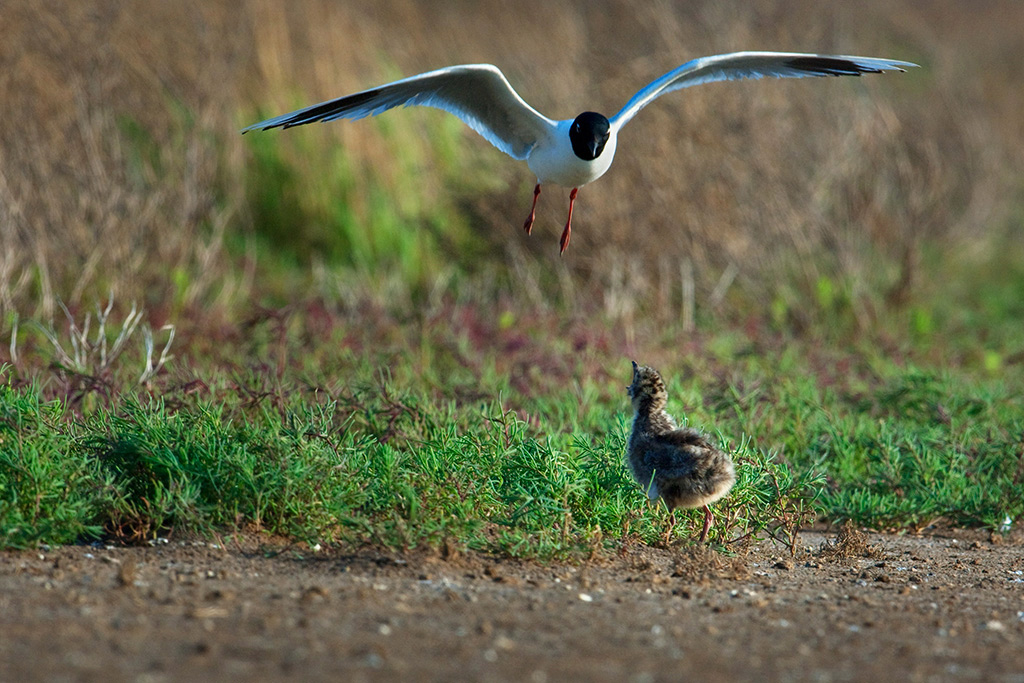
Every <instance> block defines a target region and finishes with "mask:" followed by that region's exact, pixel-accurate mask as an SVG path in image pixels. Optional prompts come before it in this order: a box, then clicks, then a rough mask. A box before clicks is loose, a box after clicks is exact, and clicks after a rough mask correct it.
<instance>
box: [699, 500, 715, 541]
mask: <svg viewBox="0 0 1024 683" xmlns="http://www.w3.org/2000/svg"><path fill="white" fill-rule="evenodd" d="M712 519H714V517H713V516H712V514H711V508H710V507H708V506H707V505H705V506H704V529H703V530H702V531H701V532H700V542H701V543H703V542H704V541H706V540H707V538H708V529H710V528H711V520H712Z"/></svg>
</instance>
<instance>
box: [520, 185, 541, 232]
mask: <svg viewBox="0 0 1024 683" xmlns="http://www.w3.org/2000/svg"><path fill="white" fill-rule="evenodd" d="M539 196H540V183H537V187H535V188H533V206H531V207H530V215H529V216H527V218H526V222H525V223H523V230H525V231H526V234H527V235H529V234H530V231H531V230H533V221H534V220H535V219H536V218H537V197H539Z"/></svg>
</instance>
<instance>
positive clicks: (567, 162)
mask: <svg viewBox="0 0 1024 683" xmlns="http://www.w3.org/2000/svg"><path fill="white" fill-rule="evenodd" d="M572 123H573V122H572V121H570V120H568V119H567V120H565V121H559V122H558V123H557V124H555V129H554V134H553V135H552V136H550V137H548V138H546V139H543V140H538V141H537V144H536V146H534V147H533V149H531V150H530V155H529V156H528V157H526V165H527V166H529V167H530V170H531V171H533V174H534V175H535V176H537V182H538V183H554V184H555V185H561V186H562V187H583V186H584V185H586V184H587V183H592V182H594V181H595V180H597V179H598V178H600V177H601V176H603V175H604V174H605V172H606V171H607V170H608V169H609V168H611V165H612V159H613V158H614V157H615V145H616V143H617V137H618V136H617V133H618V131H617V130H616V129H615V127H614V126H613V127H612V129H611V134H610V135H609V137H608V142H607V143H605V146H604V151H602V152H601V155H600V156H599V157H597V158H596V159H594V160H593V161H585V160H583V159H580V158H579V157H578V156H576V154H574V153H573V151H572V145H571V144H570V142H569V127H570V126H571V125H572Z"/></svg>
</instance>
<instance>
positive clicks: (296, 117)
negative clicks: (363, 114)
mask: <svg viewBox="0 0 1024 683" xmlns="http://www.w3.org/2000/svg"><path fill="white" fill-rule="evenodd" d="M378 94H380V89H379V88H377V89H374V90H366V91H363V92H360V93H356V94H355V95H347V96H345V97H339V98H338V99H334V100H329V101H327V102H322V103H321V104H314V105H313V106H312V107H307V108H306V109H302V110H300V111H297V112H295V113H293V114H292V115H291V116H288V115H287V114H285V116H288V118H286V119H284V120H280V121H278V122H277V123H272V124H270V125H269V126H264V125H262V124H259V123H256V124H253V125H251V126H249V127H248V128H245V129H243V130H242V135H245V134H246V133H248V132H249V131H251V130H270V129H272V128H280V129H282V130H284V129H285V128H294V127H295V126H301V125H304V124H307V123H316V122H317V121H323V120H324V119H325V118H327V117H328V116H332V115H336V114H342V113H344V112H346V111H348V110H350V109H354V108H356V107H358V106H360V105H362V104H365V103H366V102H367V101H369V100H371V99H373V98H374V97H376V96H377V95H378Z"/></svg>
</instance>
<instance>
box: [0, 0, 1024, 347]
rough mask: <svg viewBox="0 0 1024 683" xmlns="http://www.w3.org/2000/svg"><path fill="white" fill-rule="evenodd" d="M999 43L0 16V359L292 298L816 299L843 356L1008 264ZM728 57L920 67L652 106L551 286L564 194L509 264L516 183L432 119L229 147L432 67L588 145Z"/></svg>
mask: <svg viewBox="0 0 1024 683" xmlns="http://www.w3.org/2000/svg"><path fill="white" fill-rule="evenodd" d="M1022 25H1024V4H1021V3H1019V2H1012V1H1004V2H995V1H992V2H989V1H984V0H983V1H979V2H973V3H970V4H969V5H968V4H965V3H962V2H961V3H958V2H949V1H936V2H917V1H913V0H897V1H891V0H884V1H883V0H867V1H866V2H861V3H856V4H852V3H838V2H835V3H833V2H828V3H822V2H812V1H810V0H801V1H796V2H786V3H777V2H768V1H754V2H725V3H723V2H716V1H712V0H700V1H695V2H685V3H684V2H675V3H673V2H643V3H636V2H626V1H624V0H601V1H597V2H595V1H588V2H557V3H552V2H546V3H545V2H521V3H500V2H468V1H456V2H445V3H442V2H413V1H411V0H395V1H393V2H390V1H389V2H381V1H368V2H340V1H336V0H301V1H298V2H287V3H286V2H276V1H270V0H262V1H257V0H252V1H248V2H225V1H221V0H204V1H203V2H197V1H191V0H181V1H179V2H173V3H165V2H153V1H149V2H146V1H141V0H139V1H120V0H109V1H103V0H87V1H79V2H70V1H68V2H59V1H55V2H43V3H40V2H35V1H33V0H5V1H4V2H3V3H2V4H0V32H2V36H3V40H2V41H0V110H2V113H3V121H4V125H3V126H2V127H0V311H2V313H3V316H4V317H3V325H4V329H3V330H0V333H2V334H3V335H4V336H6V335H7V334H9V331H10V326H11V324H12V320H13V318H12V316H13V315H14V314H15V313H17V314H19V315H20V316H21V317H22V318H23V319H24V318H35V319H40V320H54V319H55V318H56V319H59V318H60V316H61V313H60V310H59V307H58V303H57V302H58V301H60V302H64V303H65V304H66V305H67V306H68V307H69V309H70V310H71V311H72V312H74V311H81V310H84V309H86V308H89V307H91V306H93V305H94V302H95V301H98V300H103V301H105V300H106V298H107V294H108V292H113V295H114V298H115V301H117V302H118V305H119V306H122V307H124V308H125V309H127V307H128V306H129V304H130V303H131V302H135V301H137V302H138V303H139V304H140V305H141V306H143V307H145V309H146V310H147V312H148V313H147V315H148V316H149V317H151V318H152V319H153V323H154V325H160V324H163V323H165V322H168V321H170V322H174V323H177V324H179V325H180V324H182V323H183V322H185V321H187V320H197V319H210V318H211V317H212V318H213V319H217V320H226V321H228V322H229V323H230V322H232V321H237V320H238V319H239V318H240V316H241V315H242V314H241V313H240V312H239V311H244V310H248V309H250V308H251V307H252V306H254V305H256V304H257V303H265V304H266V305H280V304H281V303H283V302H285V301H287V300H288V298H289V297H294V296H296V295H295V292H302V294H301V295H300V296H304V297H313V298H316V297H320V298H323V299H324V300H325V301H327V302H328V304H329V305H338V306H354V307H358V306H359V305H361V301H362V300H363V299H369V300H374V299H376V300H377V304H379V305H382V306H406V307H410V308H412V307H419V306H425V305H432V303H431V302H434V303H436V302H437V301H438V300H442V299H444V298H445V297H448V298H452V299H458V300H472V301H478V302H480V303H483V304H485V305H488V306H493V305H494V303H495V301H500V302H501V305H502V306H506V307H507V306H512V307H519V308H525V309H529V308H530V307H540V308H543V307H546V306H553V305H557V304H558V303H561V304H565V308H566V309H569V308H572V309H575V310H577V311H578V312H581V313H582V314H583V315H584V316H586V315H594V314H599V315H605V316H607V317H608V318H609V319H611V320H612V321H616V320H620V319H621V320H626V321H627V322H629V321H630V320H632V319H633V318H634V317H636V316H639V315H641V314H643V315H645V316H647V317H648V318H650V319H655V320H656V319H669V320H677V319H679V318H680V317H681V316H682V317H686V318H689V319H692V316H693V313H694V308H696V309H697V313H698V315H700V316H704V317H703V318H702V319H709V318H715V317H716V316H722V317H726V318H728V317H736V318H738V319H743V318H744V317H745V316H749V315H764V316H768V315H769V314H771V315H773V316H774V317H775V319H776V322H778V321H783V322H785V321H788V322H791V323H794V324H795V325H796V327H797V328H799V326H800V324H801V317H802V313H801V311H802V310H803V309H804V308H805V306H806V302H807V301H808V300H813V301H817V303H818V304H822V305H825V304H828V303H829V302H831V301H832V300H833V299H835V298H836V297H837V296H840V294H837V292H838V293H841V296H842V297H844V298H845V300H846V301H847V303H848V307H849V309H850V311H851V313H850V315H851V316H853V318H854V319H855V320H856V321H857V322H856V324H857V325H858V326H864V327H870V326H871V325H872V324H874V321H875V320H876V318H877V316H878V315H879V310H882V309H886V308H899V307H901V306H906V305H908V302H912V301H913V300H914V298H915V297H916V296H917V295H918V294H919V292H921V291H928V290H929V288H934V287H935V286H936V284H937V283H938V284H946V283H947V282H946V279H947V278H948V277H949V271H948V270H947V269H946V267H947V265H948V264H949V263H951V262H956V261H962V262H963V263H975V262H976V263H986V262H988V261H987V259H988V260H991V259H993V258H1007V256H1006V255H1005V254H1003V255H1002V256H998V254H999V253H1000V252H1001V251H1002V250H1004V248H1005V247H1006V245H1013V244H1016V245H1017V248H1018V249H1019V245H1020V243H1021V240H1020V231H1021V221H1022V215H1024V213H1022V211H1021V202H1022V193H1021V189H1022V188H1021V178H1022V177H1024V174H1022V170H1024V154H1022V150H1024V117H1022V116H1021V115H1020V112H1021V110H1022V109H1024V106H1022V105H1024V101H1022V100H1024V89H1022V88H1020V87H1019V83H1018V81H1019V78H1018V75H1019V74H1020V73H1021V72H1024V49H1021V48H1022V39H1021V35H1020V26H1022ZM740 49H777V50H796V51H815V52H834V53H846V54H860V55H869V56H880V57H890V58H895V59H906V60H910V61H915V62H918V63H920V64H921V65H922V67H923V68H922V69H920V70H915V71H914V72H912V73H907V74H890V75H884V76H881V77H870V78H862V79H828V80H825V79H822V80H816V81H785V82H781V81H764V82H756V83H755V82H743V83H734V84H719V85H710V86H701V87H698V88H693V89H689V90H685V91H681V92H679V93H675V94H673V95H671V96H667V97H665V98H663V99H661V100H659V101H658V102H657V103H656V104H654V105H652V106H650V107H649V108H647V109H646V110H645V111H644V112H643V113H642V114H641V115H640V116H638V117H637V118H636V119H635V120H634V121H633V122H632V123H631V124H630V126H629V127H627V129H626V130H625V132H624V133H623V136H622V139H621V145H620V147H619V151H618V154H617V158H616V163H615V166H614V167H613V169H612V170H611V171H610V172H609V173H608V174H607V175H606V176H605V177H604V178H602V179H601V180H600V181H599V182H597V183H595V184H593V185H590V186H588V187H586V188H584V189H583V190H582V191H581V194H580V200H581V202H580V204H579V205H578V213H577V215H576V219H575V222H576V227H577V229H576V230H575V231H574V238H573V243H572V246H571V247H570V249H569V251H568V252H567V255H566V257H565V258H562V259H559V257H558V255H557V234H558V232H559V230H560V227H561V222H562V220H563V219H564V213H565V208H566V206H565V205H566V196H567V190H563V189H557V190H556V189H555V188H550V189H548V190H547V191H546V192H545V193H544V194H543V195H542V196H541V203H540V207H539V212H538V216H539V223H538V225H537V227H536V229H535V230H534V233H533V236H532V237H529V238H527V237H526V236H524V235H523V234H522V232H521V230H520V225H521V223H522V219H523V218H524V217H525V214H526V212H527V210H528V208H529V207H528V202H529V200H530V190H531V189H532V186H533V182H534V179H533V178H532V177H531V176H530V174H529V171H528V170H527V169H526V168H525V166H524V165H523V164H520V163H517V162H514V161H512V160H510V159H508V158H507V157H505V156H504V155H503V154H501V153H500V152H498V151H497V150H494V149H493V148H491V147H490V145H488V144H487V143H486V142H485V141H483V140H482V139H481V138H479V136H477V135H476V134H475V133H473V132H472V131H470V130H469V129H468V128H465V127H464V126H462V125H461V124H460V123H458V122H457V121H456V120H455V119H454V118H452V117H448V116H447V115H444V114H442V113H439V112H432V111H426V110H415V111H414V110H406V111H396V112H391V113H388V114H387V115H385V116H383V117H379V118H377V119H374V120H372V121H359V122H339V123H334V124H330V125H324V126H316V127H310V128H309V129H308V130H307V129H296V130H290V131H286V132H281V131H276V132H273V133H255V134H251V135H246V136H245V137H242V136H240V135H238V129H239V128H240V127H241V126H243V125H245V124H247V123H251V122H253V121H256V120H258V119H259V118H261V117H263V116H269V115H272V114H276V113H281V112H283V111H287V110H290V109H292V108H296V107H298V106H301V105H305V104H310V103H314V102H318V101H321V100H324V99H327V98H330V97H334V96H338V95H341V94H345V93H349V92H353V91H356V90H359V89H363V88H366V87H370V86H372V85H375V84H378V83H381V82H385V81H387V80H390V79H393V78H398V77H401V76H405V75H411V74H414V73H418V72H421V71H426V70H428V69H433V68H437V67H440V66H443V65H448V64H454V63H462V62H491V63H494V64H497V65H499V66H500V67H501V68H502V69H503V70H504V71H505V73H506V75H507V76H508V78H509V80H510V81H511V82H512V84H513V85H514V87H516V88H517V90H518V91H519V93H520V94H521V95H522V96H523V97H524V98H525V99H526V100H527V101H529V102H530V103H531V104H533V105H534V106H535V107H537V108H538V109H539V110H540V111H542V112H544V113H546V114H548V115H549V116H552V117H558V118H562V117H569V116H573V115H575V114H576V113H578V111H580V110H582V109H584V108H593V109H596V110H598V111H602V112H604V113H606V114H609V115H610V114H612V113H614V112H615V111H617V110H618V108H619V107H620V106H621V105H622V104H623V103H624V102H625V101H626V99H628V97H629V96H630V95H631V94H632V93H633V92H634V91H635V90H636V89H638V88H639V87H640V86H641V85H643V84H645V83H647V82H648V81H650V80H652V79H653V78H655V77H657V76H659V75H661V74H662V73H664V72H665V71H667V70H669V69H671V68H674V67H675V66H677V65H679V64H681V63H682V62H684V61H686V60H689V59H691V58H694V57H697V56H701V55H708V54H715V53H721V52H728V51H733V50H740ZM338 226H347V227H344V228H343V229H342V228H339V227H338ZM1013 233H1015V234H1016V239H1013ZM1008 234H1009V235H1010V238H1008V237H1007V235H1008ZM1019 253H1020V252H1019V251H1018V252H1017V255H1016V256H1019ZM971 259H974V261H971ZM929 263H931V264H932V270H931V271H929V270H928V268H927V264H929ZM965 270H969V267H967V266H965ZM929 273H931V274H930V275H929ZM686 325H687V326H690V325H691V323H690V322H689V320H687V322H686ZM185 339H186V340H187V335H186V337H185ZM186 343H187V342H186Z"/></svg>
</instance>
